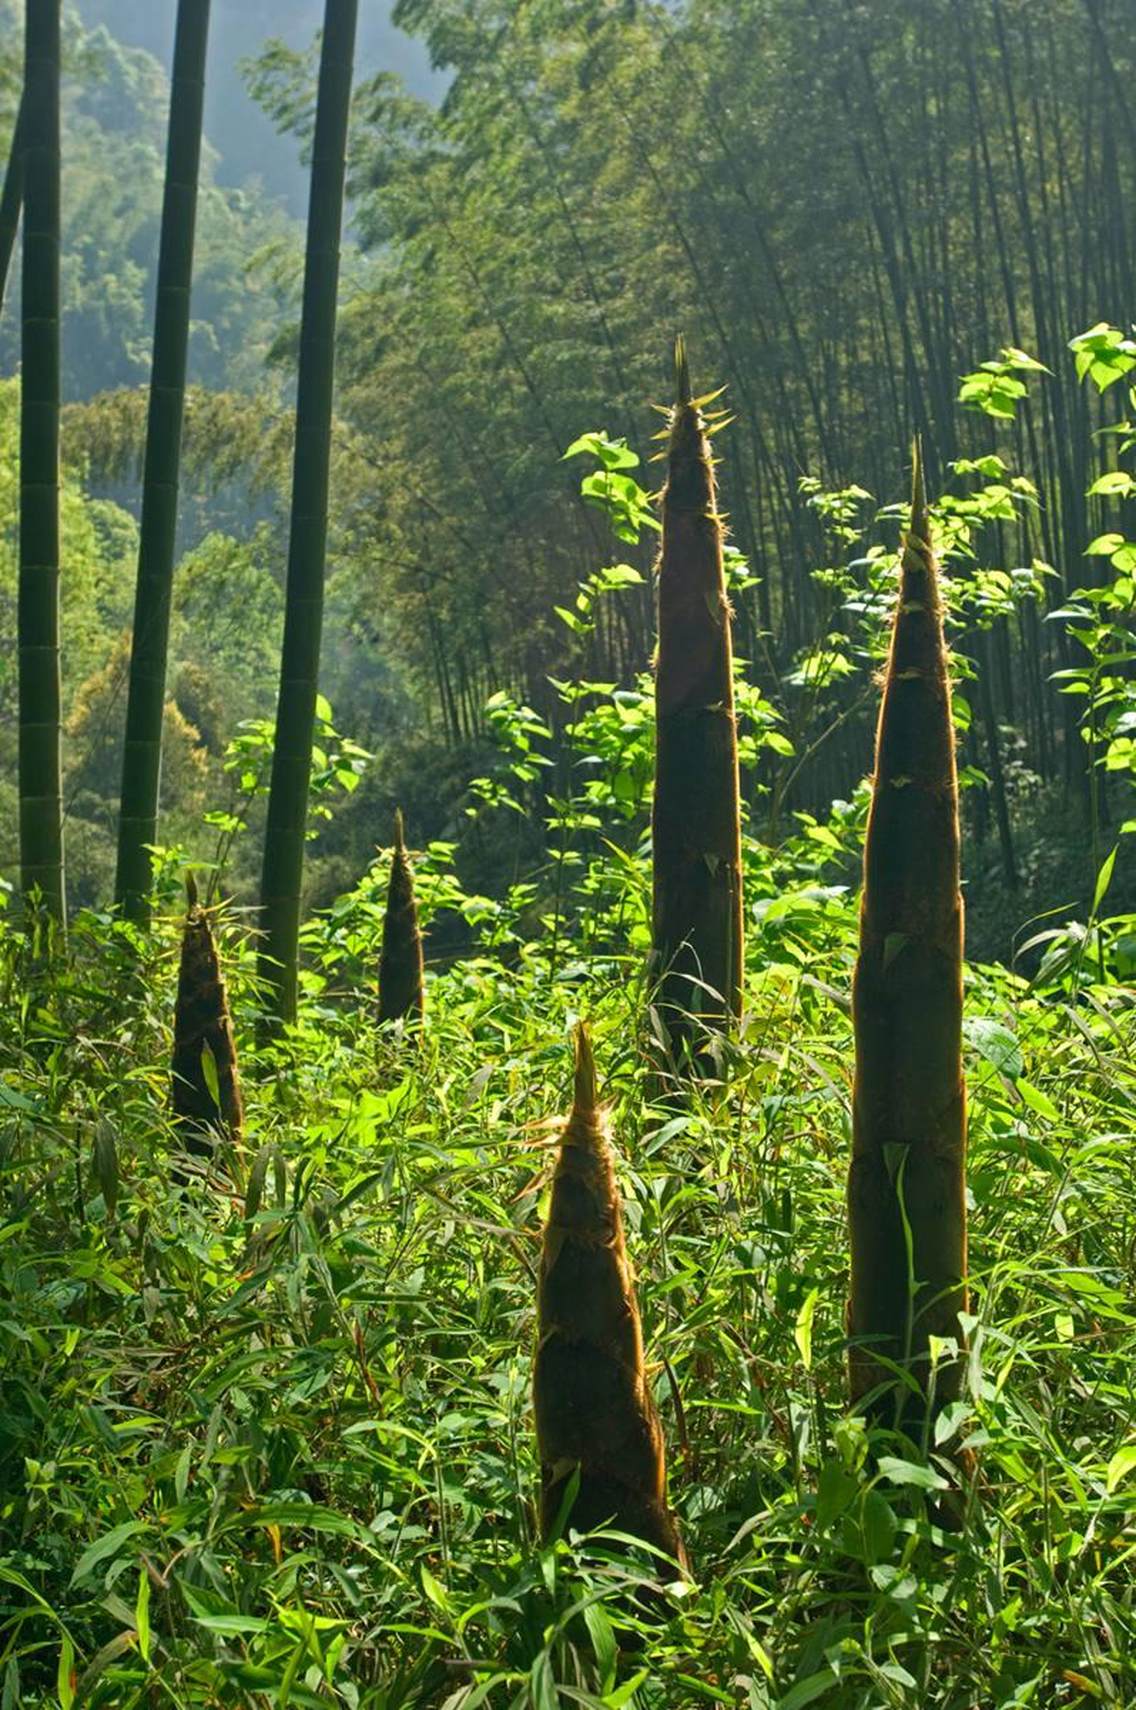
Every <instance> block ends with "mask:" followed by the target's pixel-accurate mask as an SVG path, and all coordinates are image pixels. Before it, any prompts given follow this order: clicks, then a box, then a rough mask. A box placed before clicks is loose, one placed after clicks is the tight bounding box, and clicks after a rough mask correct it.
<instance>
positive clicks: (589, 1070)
mask: <svg viewBox="0 0 1136 1710" xmlns="http://www.w3.org/2000/svg"><path fill="white" fill-rule="evenodd" d="M573 1107H574V1109H575V1110H576V1111H582V1112H587V1111H593V1110H594V1109H595V1108H596V1061H595V1058H594V1057H593V1056H592V1044H591V1040H590V1039H589V1038H588V1029H587V1026H586V1024H585V1023H584V1022H582V1021H581V1022H580V1023H579V1025H578V1026H577V1028H576V1084H575V1089H574V1093H573Z"/></svg>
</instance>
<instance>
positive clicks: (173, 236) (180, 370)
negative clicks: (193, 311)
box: [114, 0, 209, 925]
mask: <svg viewBox="0 0 1136 1710" xmlns="http://www.w3.org/2000/svg"><path fill="white" fill-rule="evenodd" d="M208 37H209V0H179V4H178V15H177V34H176V37H175V40H174V62H173V71H172V75H171V80H170V121H169V131H168V134H167V138H166V185H165V192H164V196H163V200H162V230H161V237H160V240H159V245H158V295H157V301H156V303H155V307H154V360H153V367H152V369H151V373H150V410H149V417H148V420H147V424H146V456H145V463H144V465H143V474H142V523H141V531H140V538H139V543H138V577H137V581H136V584H135V590H134V635H133V640H132V643H131V649H130V684H129V690H128V693H127V702H126V740H125V743H124V746H123V754H122V799H121V805H120V808H119V818H118V864H117V871H116V874H115V885H114V890H115V900H116V902H117V903H118V904H119V906H120V907H121V908H122V910H123V912H124V913H125V914H126V915H127V917H128V918H129V919H131V920H136V921H138V922H139V924H141V925H146V924H148V922H149V918H150V903H149V893H150V882H151V868H150V853H149V850H148V848H147V845H148V844H151V843H154V842H155V841H156V839H157V835H158V791H159V785H160V780H161V770H162V713H163V710H164V708H165V701H166V660H167V656H168V652H169V636H170V597H171V593H172V590H173V578H174V545H175V540H176V536H177V512H178V472H179V464H180V460H181V430H182V418H183V414H184V407H185V370H186V350H187V347H188V344H189V296H190V287H191V282H192V275H193V239H194V230H195V226H196V221H197V179H198V171H199V168H200V164H201V112H202V106H203V103H204V99H205V50H206V45H207V42H208Z"/></svg>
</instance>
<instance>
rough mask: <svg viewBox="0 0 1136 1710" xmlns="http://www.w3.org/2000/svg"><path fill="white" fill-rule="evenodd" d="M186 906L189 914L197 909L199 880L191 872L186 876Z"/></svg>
mask: <svg viewBox="0 0 1136 1710" xmlns="http://www.w3.org/2000/svg"><path fill="white" fill-rule="evenodd" d="M185 905H186V911H187V913H190V912H192V911H193V909H195V908H196V907H197V880H196V879H195V878H194V876H193V874H192V873H189V872H187V873H186V875H185Z"/></svg>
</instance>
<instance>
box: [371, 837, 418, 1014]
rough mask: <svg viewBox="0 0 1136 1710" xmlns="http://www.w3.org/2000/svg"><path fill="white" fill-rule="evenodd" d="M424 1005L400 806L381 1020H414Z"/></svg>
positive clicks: (381, 961)
mask: <svg viewBox="0 0 1136 1710" xmlns="http://www.w3.org/2000/svg"><path fill="white" fill-rule="evenodd" d="M425 1009H426V997H425V992H424V988H423V966H422V934H421V932H420V931H419V930H418V905H417V903H416V902H415V900H414V875H413V873H412V872H411V870H410V861H409V859H408V858H407V853H406V839H405V836H404V833H403V825H402V810H401V808H400V809H398V810H397V811H396V813H395V816H394V848H393V850H392V852H391V870H390V881H389V883H388V885H387V906H386V915H385V918H384V921H383V948H382V953H381V955H380V957H379V1021H380V1022H383V1021H399V1020H405V1021H406V1022H407V1023H408V1024H413V1023H415V1022H419V1021H421V1020H422V1017H423V1014H424V1012H425Z"/></svg>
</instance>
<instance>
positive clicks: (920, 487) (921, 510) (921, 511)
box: [911, 434, 931, 541]
mask: <svg viewBox="0 0 1136 1710" xmlns="http://www.w3.org/2000/svg"><path fill="white" fill-rule="evenodd" d="M911 533H912V534H913V535H914V536H915V538H916V539H917V540H923V541H929V540H930V537H931V529H930V519H929V516H928V511H927V484H926V480H925V478H924V474H923V441H922V439H921V438H920V436H919V435H918V434H916V435H915V438H914V440H913V441H912V446H911Z"/></svg>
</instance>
